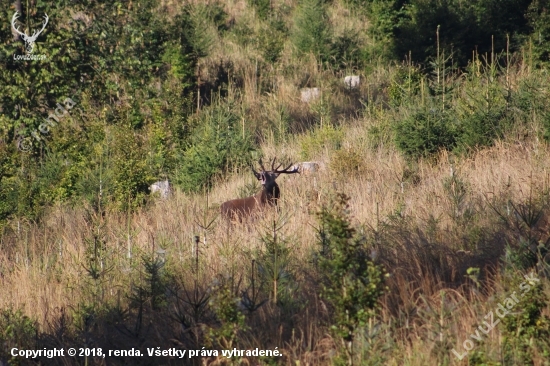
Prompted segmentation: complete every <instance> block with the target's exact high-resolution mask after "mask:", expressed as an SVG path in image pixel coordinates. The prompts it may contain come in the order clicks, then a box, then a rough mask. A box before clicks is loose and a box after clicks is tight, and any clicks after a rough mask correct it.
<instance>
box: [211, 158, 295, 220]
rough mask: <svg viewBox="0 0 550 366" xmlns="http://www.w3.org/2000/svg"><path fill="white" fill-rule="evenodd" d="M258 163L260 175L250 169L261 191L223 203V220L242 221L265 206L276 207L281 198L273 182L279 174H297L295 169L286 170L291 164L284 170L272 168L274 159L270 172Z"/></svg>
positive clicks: (277, 186) (275, 183)
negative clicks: (258, 182) (259, 184)
mask: <svg viewBox="0 0 550 366" xmlns="http://www.w3.org/2000/svg"><path fill="white" fill-rule="evenodd" d="M259 163H260V166H261V168H262V170H261V172H260V173H258V172H257V171H255V170H254V167H252V166H251V168H252V172H253V173H254V176H255V177H256V178H257V179H258V180H259V181H260V182H261V183H262V191H261V192H259V193H257V194H256V195H254V196H251V197H246V198H238V199H234V200H231V201H227V202H224V203H223V204H222V205H221V207H220V208H221V214H222V216H224V217H225V218H227V219H238V220H239V221H242V219H243V218H244V217H247V216H249V215H251V214H252V213H254V212H257V211H260V210H261V209H262V208H264V207H266V206H276V205H277V201H278V200H279V198H280V196H281V190H280V189H279V185H277V182H276V181H275V180H276V179H277V177H278V176H279V174H293V173H298V169H297V168H295V169H293V170H288V169H289V168H290V167H291V166H292V164H290V165H289V166H288V167H287V168H286V169H284V170H278V169H279V168H280V167H281V165H280V164H279V166H278V167H277V168H274V165H275V159H273V162H272V163H271V170H266V169H265V168H264V165H263V163H262V160H261V159H260V160H259Z"/></svg>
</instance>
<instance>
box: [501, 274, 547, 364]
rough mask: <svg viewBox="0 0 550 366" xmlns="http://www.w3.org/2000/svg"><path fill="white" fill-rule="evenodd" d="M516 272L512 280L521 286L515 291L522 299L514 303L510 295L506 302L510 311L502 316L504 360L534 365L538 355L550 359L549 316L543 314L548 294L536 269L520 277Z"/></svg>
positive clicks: (518, 297) (515, 286) (516, 286)
mask: <svg viewBox="0 0 550 366" xmlns="http://www.w3.org/2000/svg"><path fill="white" fill-rule="evenodd" d="M514 276H515V277H514V279H512V281H511V283H512V286H514V288H519V289H520V290H519V291H517V292H518V294H517V295H516V298H517V299H518V300H519V301H517V302H516V303H515V304H513V302H514V301H513V300H515V299H513V297H512V296H510V297H509V298H507V301H506V304H505V305H506V307H507V308H508V309H509V310H510V311H508V314H507V316H505V317H503V318H502V323H503V325H504V327H503V330H502V335H503V353H504V358H503V360H504V363H505V364H507V365H508V364H510V365H512V364H514V365H533V364H534V363H533V361H534V359H535V357H537V358H542V359H545V360H548V359H550V318H549V317H548V316H547V315H543V309H545V308H546V307H547V306H548V297H547V296H546V294H545V292H544V286H543V284H542V283H541V282H540V279H539V278H537V275H536V274H535V272H531V274H529V275H526V276H525V278H520V279H519V280H518V279H517V278H516V276H517V274H516V275H514ZM530 279H532V280H530ZM509 303H511V304H513V306H514V307H513V308H512V309H510V308H509V307H508V305H509ZM503 310H504V307H503ZM505 314H506V312H505Z"/></svg>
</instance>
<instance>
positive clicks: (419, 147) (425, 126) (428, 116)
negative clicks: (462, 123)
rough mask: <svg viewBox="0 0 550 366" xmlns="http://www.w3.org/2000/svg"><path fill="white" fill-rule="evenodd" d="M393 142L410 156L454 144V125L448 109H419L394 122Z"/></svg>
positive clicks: (452, 146) (430, 152) (431, 151)
mask: <svg viewBox="0 0 550 366" xmlns="http://www.w3.org/2000/svg"><path fill="white" fill-rule="evenodd" d="M394 132H395V143H396V144H397V147H398V148H399V149H400V150H401V151H403V153H405V155H408V156H412V157H420V156H428V155H430V154H434V153H437V152H438V151H439V150H442V149H446V150H452V149H453V148H454V147H455V146H456V140H457V135H456V126H455V124H454V123H453V122H452V119H451V115H450V113H449V112H448V111H441V110H438V109H435V108H432V109H429V110H420V111H417V112H413V113H412V114H411V115H409V116H406V117H404V118H403V119H400V120H398V121H396V122H395V124H394Z"/></svg>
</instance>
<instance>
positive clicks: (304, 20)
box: [292, 0, 332, 61]
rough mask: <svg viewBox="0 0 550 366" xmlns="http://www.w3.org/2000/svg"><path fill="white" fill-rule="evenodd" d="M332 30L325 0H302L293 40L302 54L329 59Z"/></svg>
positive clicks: (295, 16) (296, 11) (295, 17)
mask: <svg viewBox="0 0 550 366" xmlns="http://www.w3.org/2000/svg"><path fill="white" fill-rule="evenodd" d="M331 36H332V30H331V26H330V23H329V21H328V15H327V12H326V5H325V4H324V1H323V0H301V1H300V4H299V6H298V8H297V9H296V10H295V15H294V28H293V30H292V41H293V43H294V46H296V49H297V50H298V52H299V53H300V54H304V53H313V54H314V55H315V56H316V57H317V58H318V59H319V60H323V61H328V60H329V56H330V41H331Z"/></svg>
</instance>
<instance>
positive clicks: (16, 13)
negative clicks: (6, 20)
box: [11, 12, 27, 39]
mask: <svg viewBox="0 0 550 366" xmlns="http://www.w3.org/2000/svg"><path fill="white" fill-rule="evenodd" d="M17 18H19V13H18V12H15V14H13V17H12V18H11V26H12V28H13V30H14V31H15V32H17V34H19V35H20V36H22V37H23V39H25V38H26V37H27V35H26V34H25V33H22V32H21V31H20V30H19V28H18V27H16V26H15V21H16V20H17Z"/></svg>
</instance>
